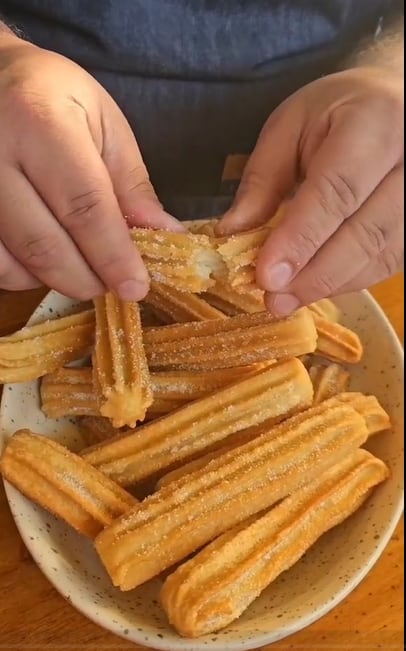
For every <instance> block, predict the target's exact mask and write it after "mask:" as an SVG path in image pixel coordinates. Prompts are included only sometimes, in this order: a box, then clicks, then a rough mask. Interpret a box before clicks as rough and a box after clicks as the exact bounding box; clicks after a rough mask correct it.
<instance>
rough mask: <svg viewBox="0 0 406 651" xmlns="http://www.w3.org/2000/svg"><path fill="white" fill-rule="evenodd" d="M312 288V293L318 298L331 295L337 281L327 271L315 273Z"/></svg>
mask: <svg viewBox="0 0 406 651" xmlns="http://www.w3.org/2000/svg"><path fill="white" fill-rule="evenodd" d="M312 289H313V290H314V295H315V296H319V297H320V298H327V297H328V296H332V295H333V294H334V293H335V291H336V290H337V281H336V280H335V279H334V278H333V277H331V276H330V275H329V274H328V272H326V271H324V272H323V273H320V274H317V275H315V276H314V278H313V283H312Z"/></svg>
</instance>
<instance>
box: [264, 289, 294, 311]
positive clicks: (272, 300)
mask: <svg viewBox="0 0 406 651" xmlns="http://www.w3.org/2000/svg"><path fill="white" fill-rule="evenodd" d="M266 305H267V307H268V309H269V310H270V311H271V312H272V314H274V315H275V316H288V315H289V314H292V312H294V311H295V310H297V309H298V308H299V307H300V301H299V299H298V298H296V296H294V295H293V294H276V295H274V296H272V295H271V296H267V297H266Z"/></svg>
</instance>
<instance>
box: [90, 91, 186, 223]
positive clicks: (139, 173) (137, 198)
mask: <svg viewBox="0 0 406 651" xmlns="http://www.w3.org/2000/svg"><path fill="white" fill-rule="evenodd" d="M103 108H104V111H105V116H104V117H105V119H104V125H103V126H104V134H103V136H104V140H103V152H102V157H103V160H104V163H105V165H106V167H107V169H108V171H109V174H110V178H111V181H112V183H113V188H114V192H115V195H116V197H117V201H118V203H119V205H120V208H121V211H122V213H123V216H124V217H125V218H126V220H127V222H128V224H129V226H144V227H149V228H156V229H165V230H171V231H184V230H185V229H184V227H183V226H182V224H181V223H180V222H178V220H177V219H175V218H174V217H172V216H171V215H170V214H169V213H167V212H165V210H164V209H163V207H162V204H161V203H160V201H159V199H158V197H157V196H156V194H155V190H154V188H153V186H152V183H151V181H150V179H149V175H148V172H147V169H146V167H145V164H144V161H143V159H142V156H141V152H140V150H139V147H138V145H137V142H136V140H135V137H134V134H133V132H132V130H131V128H130V125H129V124H128V122H127V120H126V118H125V117H124V115H123V114H122V112H121V111H120V109H119V107H118V106H117V105H116V104H115V102H114V101H113V100H112V99H111V97H109V96H108V97H107V99H106V102H105V107H103Z"/></svg>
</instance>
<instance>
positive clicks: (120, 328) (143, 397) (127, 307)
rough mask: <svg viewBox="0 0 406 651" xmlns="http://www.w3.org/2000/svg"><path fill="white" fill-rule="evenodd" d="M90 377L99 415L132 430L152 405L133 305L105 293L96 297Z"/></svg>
mask: <svg viewBox="0 0 406 651" xmlns="http://www.w3.org/2000/svg"><path fill="white" fill-rule="evenodd" d="M94 304H95V308H96V343H95V350H94V355H93V377H94V381H95V388H96V392H97V396H98V403H99V409H100V413H101V414H102V416H106V417H107V418H110V419H111V421H112V423H113V425H114V426H115V427H121V426H123V425H129V426H130V427H133V426H135V425H136V423H137V421H138V420H143V419H144V417H145V413H146V411H147V408H148V407H149V406H150V405H151V404H152V387H151V381H150V376H149V370H148V364H147V360H146V357H145V352H144V345H143V341H142V330H141V321H140V311H139V307H138V305H137V303H124V302H123V301H120V300H119V299H118V298H116V297H115V296H114V294H111V293H109V294H106V295H105V296H103V297H99V298H96V299H95V301H94Z"/></svg>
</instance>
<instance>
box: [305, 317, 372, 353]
mask: <svg viewBox="0 0 406 651" xmlns="http://www.w3.org/2000/svg"><path fill="white" fill-rule="evenodd" d="M313 318H314V323H315V325H316V329H317V350H316V355H321V356H322V357H326V358H327V359H330V360H331V361H333V362H344V363H347V364H356V363H357V362H359V361H360V360H361V358H362V353H363V348H362V343H361V341H360V339H359V337H358V335H357V334H355V332H353V331H352V330H349V329H348V328H346V327H345V326H343V325H341V324H340V323H333V322H332V321H328V320H327V319H323V318H322V317H319V316H317V315H316V314H314V313H313Z"/></svg>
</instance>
